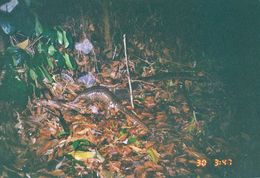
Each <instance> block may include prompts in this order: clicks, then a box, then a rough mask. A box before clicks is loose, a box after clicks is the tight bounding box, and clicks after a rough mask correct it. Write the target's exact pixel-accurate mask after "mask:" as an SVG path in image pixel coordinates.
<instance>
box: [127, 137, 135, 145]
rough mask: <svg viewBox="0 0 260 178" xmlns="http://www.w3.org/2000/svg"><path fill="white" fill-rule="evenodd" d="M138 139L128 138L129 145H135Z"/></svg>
mask: <svg viewBox="0 0 260 178" xmlns="http://www.w3.org/2000/svg"><path fill="white" fill-rule="evenodd" d="M136 141H137V138H136V137H135V136H131V137H129V138H128V141H127V144H131V143H135V142H136Z"/></svg>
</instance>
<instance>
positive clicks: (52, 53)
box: [48, 45, 57, 56]
mask: <svg viewBox="0 0 260 178" xmlns="http://www.w3.org/2000/svg"><path fill="white" fill-rule="evenodd" d="M56 51H57V50H56V49H55V48H54V46H53V45H50V46H49V48H48V54H49V55H51V56H52V55H54V53H55V52H56Z"/></svg>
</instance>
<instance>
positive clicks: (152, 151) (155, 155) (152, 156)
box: [147, 148, 160, 163]
mask: <svg viewBox="0 0 260 178" xmlns="http://www.w3.org/2000/svg"><path fill="white" fill-rule="evenodd" d="M147 153H148V155H149V157H150V159H151V160H152V161H153V162H154V163H157V162H158V161H159V156H160V154H159V153H158V152H157V151H156V150H155V149H153V148H149V149H148V150H147Z"/></svg>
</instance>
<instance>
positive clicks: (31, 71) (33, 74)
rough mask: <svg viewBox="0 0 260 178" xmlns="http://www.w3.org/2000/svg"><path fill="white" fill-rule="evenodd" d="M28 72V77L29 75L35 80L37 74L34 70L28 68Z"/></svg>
mask: <svg viewBox="0 0 260 178" xmlns="http://www.w3.org/2000/svg"><path fill="white" fill-rule="evenodd" d="M29 74H30V77H31V78H32V79H33V80H34V81H36V80H37V78H38V75H37V74H36V72H35V71H34V70H33V69H30V70H29Z"/></svg>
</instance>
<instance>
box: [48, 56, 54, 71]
mask: <svg viewBox="0 0 260 178" xmlns="http://www.w3.org/2000/svg"><path fill="white" fill-rule="evenodd" d="M47 63H48V66H49V67H50V68H51V69H52V70H53V69H54V65H53V63H52V60H51V58H50V57H47Z"/></svg>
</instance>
